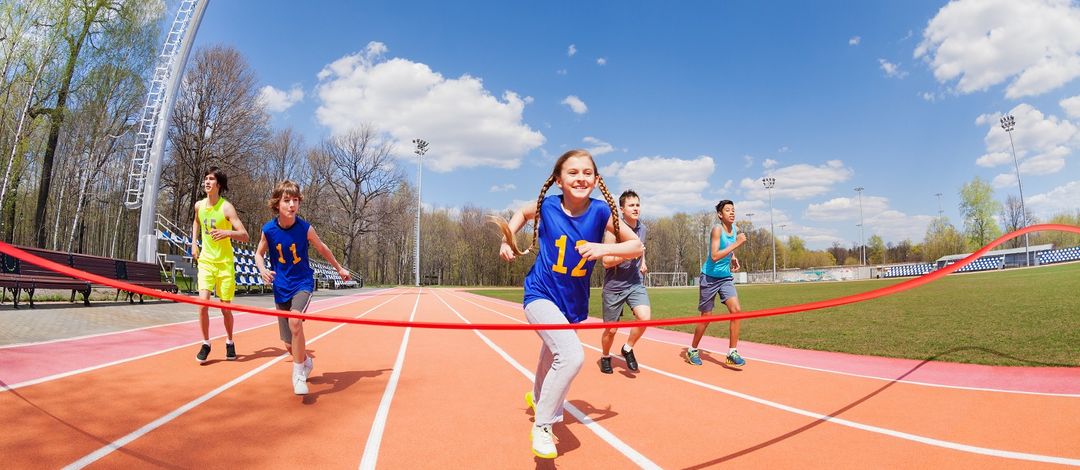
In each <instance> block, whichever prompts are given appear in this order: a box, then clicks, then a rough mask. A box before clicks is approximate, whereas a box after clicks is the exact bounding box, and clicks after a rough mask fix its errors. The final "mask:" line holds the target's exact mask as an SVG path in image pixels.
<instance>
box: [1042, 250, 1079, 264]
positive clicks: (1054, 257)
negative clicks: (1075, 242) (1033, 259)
mask: <svg viewBox="0 0 1080 470" xmlns="http://www.w3.org/2000/svg"><path fill="white" fill-rule="evenodd" d="M1077 260H1080V246H1074V247H1072V248H1062V249H1059V250H1052V251H1044V252H1042V253H1039V264H1052V263H1062V262H1065V261H1077Z"/></svg>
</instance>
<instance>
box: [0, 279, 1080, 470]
mask: <svg viewBox="0 0 1080 470" xmlns="http://www.w3.org/2000/svg"><path fill="white" fill-rule="evenodd" d="M414 307H415V318H414V319H415V320H416V321H437V322H463V320H462V319H461V318H460V317H459V316H458V315H461V316H462V317H464V318H465V319H467V320H468V321H469V322H474V323H514V322H519V321H522V320H523V319H524V315H523V313H522V311H521V308H520V306H515V305H513V304H509V303H504V302H494V301H490V300H482V299H481V298H480V297H477V296H473V295H471V294H465V293H460V292H456V291H452V290H448V289H438V290H430V289H424V290H422V291H421V292H420V293H419V295H418V291H417V290H416V289H404V288H402V289H396V290H393V291H389V292H386V293H382V294H380V295H375V296H371V297H366V298H362V299H359V300H357V301H356V302H354V303H352V304H349V305H345V306H339V307H334V308H332V309H330V310H327V311H326V312H324V313H325V314H327V315H334V316H339V317H343V318H344V317H350V318H351V317H356V316H358V315H361V314H365V318H380V319H394V320H407V319H409V317H410V315H411V314H412V313H413V311H414ZM215 321H217V322H220V320H215ZM213 328H215V329H217V328H220V324H219V323H216V324H215V325H214V326H213ZM335 328H336V329H335ZM305 330H306V333H307V338H308V342H309V344H308V349H309V351H310V352H311V354H312V356H313V357H314V358H315V370H314V371H313V372H312V375H311V379H310V382H311V384H310V389H311V392H310V394H309V395H307V396H305V397H298V396H295V395H293V394H292V388H291V385H290V383H289V376H290V372H291V369H290V368H291V365H290V362H289V360H288V359H280V360H279V356H281V354H283V352H284V350H283V347H282V345H281V342H280V340H279V339H278V333H277V327H276V325H272V326H268V327H263V328H258V329H255V330H251V331H248V332H244V333H239V334H238V335H237V338H236V340H237V344H238V346H239V348H238V351H237V352H238V353H239V355H240V359H239V360H238V361H235V362H225V361H220V360H217V361H215V360H213V359H220V355H221V354H222V351H220V349H223V348H222V347H221V345H220V341H218V342H215V344H214V346H215V349H214V352H213V353H212V355H211V359H212V360H211V361H210V362H208V363H207V364H204V365H201V366H200V365H199V364H198V363H196V362H195V360H194V358H193V357H192V356H193V355H194V351H195V347H191V348H181V349H179V350H175V351H169V352H165V353H162V354H158V355H153V356H150V357H146V358H143V359H139V360H135V361H130V362H125V363H122V364H117V365H114V366H110V367H105V368H101V369H98V370H93V371H89V372H85V373H80V374H75V375H72V376H69V377H64V378H59V379H55V380H51V381H48V382H44V383H39V384H36V385H30V386H26V387H21V388H18V389H15V390H6V391H3V392H0V421H2V422H4V423H5V432H4V433H3V434H2V435H0V455H2V456H3V457H4V459H3V466H4V467H5V468H55V467H63V466H65V465H68V464H71V463H74V462H81V463H89V466H91V467H101V468H128V467H167V468H289V469H295V468H357V467H358V466H360V465H361V461H362V460H364V459H365V458H366V459H368V460H367V463H371V462H375V464H376V466H377V467H378V468H410V469H411V468H534V467H542V468H555V467H562V468H631V467H633V466H634V465H635V463H634V461H633V460H632V459H631V457H630V456H628V455H626V452H624V451H625V448H629V449H632V450H633V451H634V452H636V453H638V454H640V455H641V456H643V457H644V459H647V460H644V461H640V460H639V464H642V465H646V466H648V465H650V462H651V464H654V465H656V466H658V467H660V468H706V467H711V466H721V465H722V466H727V467H740V468H741V467H754V468H793V467H794V468H880V467H889V468H896V467H908V468H942V467H947V468H980V469H981V468H1037V467H1060V466H1062V465H1061V463H1064V464H1066V465H1069V464H1071V465H1077V464H1080V397H1076V396H1053V395H1040V394H1019V393H1003V392H994V391H980V390H967V389H959V388H943V387H930V386H925V385H916V384H910V383H904V382H889V381H883V380H876V379H869V378H860V377H854V376H850V375H841V374H835V373H830V372H825V371H815V370H807V369H802V368H796V367H790V366H784V365H779V364H771V363H765V362H755V361H754V360H753V358H752V357H750V358H748V360H749V361H750V363H749V365H748V366H747V367H746V368H745V369H744V370H742V371H735V370H731V369H727V368H725V367H722V366H721V365H719V361H720V360H722V357H721V356H719V355H712V356H711V357H703V359H705V360H706V364H705V366H703V367H690V366H689V365H687V364H686V363H685V362H684V361H683V359H682V357H681V354H682V352H683V348H682V347H679V346H675V345H671V344H666V343H660V342H654V341H649V340H642V341H641V342H639V343H638V345H637V347H636V348H635V350H636V351H637V355H638V358H639V360H640V362H641V363H642V366H643V367H642V371H641V372H640V373H637V374H632V373H630V372H628V371H627V370H626V369H625V368H624V367H623V364H622V363H621V362H620V361H618V360H617V361H615V369H616V373H615V374H613V375H604V374H601V373H599V371H598V370H597V367H596V362H597V361H598V359H599V352H597V350H595V349H593V348H590V347H589V346H590V345H593V346H595V345H597V344H598V343H599V331H592V330H590V331H585V332H582V333H580V334H579V336H580V337H581V338H582V339H583V342H584V343H585V345H586V349H585V352H586V363H585V366H584V368H583V369H582V372H581V374H580V375H579V376H578V378H577V379H576V380H575V382H574V384H573V386H572V388H571V389H570V394H569V397H568V401H569V403H570V404H571V405H573V406H574V407H576V408H577V409H579V410H581V411H582V412H584V413H585V414H586V415H587V416H588V417H589V418H590V420H592V421H594V422H595V424H596V425H598V426H600V427H602V428H603V430H606V432H607V433H610V434H611V435H612V436H614V437H615V438H617V439H618V440H619V441H621V442H622V443H623V444H624V445H625V448H620V447H618V446H614V445H612V444H611V443H610V442H609V440H606V439H605V438H604V437H602V436H601V435H599V434H598V433H597V432H594V430H593V429H590V428H589V427H587V426H586V425H585V424H583V423H581V422H578V421H577V420H575V419H574V418H573V417H572V416H571V414H570V413H569V412H568V413H566V421H565V422H564V423H563V425H558V426H556V427H555V434H556V436H557V437H558V438H559V444H558V449H559V457H558V458H557V459H555V460H554V461H545V460H540V459H535V458H534V457H533V456H532V454H531V452H530V450H529V429H530V425H531V424H530V423H531V418H532V416H531V412H530V411H529V410H528V409H527V407H526V405H525V403H524V400H523V398H522V397H523V394H524V393H525V392H526V391H527V390H529V389H530V387H531V374H532V372H533V369H534V368H535V364H536V360H537V353H538V350H539V345H540V341H539V339H538V338H537V336H536V334H535V333H532V332H525V331H484V332H479V334H478V333H477V332H474V331H469V330H460V331H459V330H454V331H449V330H448V331H442V330H426V329H410V330H405V329H400V328H380V327H358V326H355V325H344V326H340V327H339V325H335V324H329V323H321V322H312V321H309V322H307V323H306V324H305ZM331 330H332V331H331ZM327 332H329V333H328V334H326V335H325V336H323V337H320V335H322V334H324V333H327ZM406 336H408V343H407V345H406V347H405V349H404V361H403V364H402V367H401V368H400V370H399V371H398V374H399V376H398V377H397V379H398V380H397V382H396V384H395V386H396V389H394V393H393V395H387V394H386V391H387V389H388V386H390V385H391V382H392V378H393V376H394V370H393V369H394V365H395V361H396V360H397V358H398V354H399V351H400V350H401V348H402V341H403V339H404V338H405V337H406ZM482 337H484V338H487V339H488V340H490V341H491V343H492V344H493V345H494V346H495V347H492V346H491V345H489V344H487V343H486V342H485V341H484V340H483V339H482ZM621 341H622V338H617V340H616V344H621ZM496 348H498V349H500V350H501V351H504V352H505V354H506V355H507V356H508V358H504V357H503V356H502V355H501V354H500V353H499V352H498V351H496ZM215 354H216V355H215ZM508 359H509V360H508ZM511 362H514V363H516V364H519V365H520V366H521V367H523V368H524V370H525V371H527V372H528V377H527V376H526V374H524V373H523V372H522V370H520V369H519V368H518V367H515V365H512V364H511ZM264 366H265V369H263V370H261V371H258V372H257V373H254V374H251V375H250V376H245V374H248V373H250V372H254V371H257V370H259V368H260V367H264ZM230 382H235V383H233V384H231V385H230V386H227V384H230ZM225 386H227V387H225ZM219 388H224V389H223V390H217V389H219ZM0 390H2V389H0ZM207 394H211V395H212V396H209V397H207ZM384 397H386V398H387V399H388V400H389V402H388V403H389V408H388V409H387V410H386V411H387V413H386V420H385V422H384V423H382V425H383V426H382V427H381V432H378V433H376V434H375V435H373V434H372V432H373V429H380V428H373V424H374V423H375V422H376V421H377V415H378V410H379V408H380V404H381V403H383V400H384ZM194 400H200V402H199V403H198V404H195V405H194V406H190V404H191V403H192V402H193V401H194ZM770 404H777V406H770ZM185 405H188V408H189V409H184V410H183V412H177V410H178V409H180V408H181V407H184V406H185ZM780 405H782V406H786V407H790V408H789V409H781V408H782V406H780ZM793 410H802V411H804V412H809V413H816V414H819V415H825V416H832V417H833V418H835V419H829V420H823V419H819V418H817V417H814V416H806V415H804V414H799V413H798V412H793ZM163 417H168V418H166V419H162V418H163ZM844 423H848V425H845V424H844ZM148 424H152V425H151V427H152V429H149V430H148V431H146V432H139V433H138V434H137V437H135V438H134V439H133V440H130V441H129V442H125V443H124V444H123V445H121V446H119V448H116V449H111V448H110V447H108V446H110V445H111V444H112V443H114V441H117V440H118V439H122V438H125V437H128V438H129V439H130V438H131V437H133V435H132V433H133V432H136V431H138V430H140V428H144V426H147V425H148ZM858 426H863V427H864V428H862V429H860V428H859V427H858ZM865 427H871V428H870V429H866V428H865ZM899 436H909V438H907V439H905V438H902V437H899ZM911 436H918V438H929V439H932V440H936V441H935V442H937V443H939V445H933V444H928V443H924V442H916V441H915V440H912V439H913V438H912V437H911ZM914 439H917V438H914ZM373 442H377V443H378V452H377V454H375V453H372V454H371V455H367V456H365V447H366V446H369V445H370V444H372V443H373ZM940 443H946V445H952V446H954V447H956V446H960V447H963V446H971V447H976V448H981V449H989V451H988V452H990V453H992V454H995V453H996V455H983V454H980V453H976V452H971V451H969V450H963V449H957V448H948V447H946V446H943V445H940ZM103 448H104V449H105V451H103V452H101V453H100V454H96V455H94V456H93V458H91V459H87V460H80V459H85V458H86V457H87V456H88V455H91V454H92V453H94V452H95V451H98V450H99V449H103ZM965 448H966V447H965ZM996 451H1000V452H996ZM1008 452H1013V453H1023V454H1029V455H1034V456H1036V457H1035V458H1040V457H1039V456H1045V457H1050V458H1056V459H1058V462H1059V463H1058V464H1054V463H1041V462H1037V461H1031V460H1023V459H1016V458H1010V457H1008V456H1007V454H1004V453H1008ZM90 460H92V462H91V461H90Z"/></svg>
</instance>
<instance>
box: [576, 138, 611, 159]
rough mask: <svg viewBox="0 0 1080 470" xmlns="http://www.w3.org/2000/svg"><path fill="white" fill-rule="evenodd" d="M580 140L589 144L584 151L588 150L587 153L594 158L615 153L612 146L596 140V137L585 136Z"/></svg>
mask: <svg viewBox="0 0 1080 470" xmlns="http://www.w3.org/2000/svg"><path fill="white" fill-rule="evenodd" d="M581 140H582V142H585V143H586V144H589V147H588V148H586V149H585V150H588V151H589V153H591V154H592V155H593V156H594V157H595V156H598V155H603V154H605V153H610V152H614V151H615V147H614V146H612V145H611V144H609V143H607V142H604V141H602V140H600V139H597V138H596V137H592V136H586V137H585V138H584V139H581Z"/></svg>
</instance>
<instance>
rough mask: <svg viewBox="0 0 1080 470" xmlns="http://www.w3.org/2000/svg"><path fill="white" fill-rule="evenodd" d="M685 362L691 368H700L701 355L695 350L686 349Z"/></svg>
mask: <svg viewBox="0 0 1080 470" xmlns="http://www.w3.org/2000/svg"><path fill="white" fill-rule="evenodd" d="M686 362H689V363H690V365H693V366H700V365H701V353H700V352H699V350H697V349H687V350H686Z"/></svg>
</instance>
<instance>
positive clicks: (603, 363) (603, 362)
mask: <svg viewBox="0 0 1080 470" xmlns="http://www.w3.org/2000/svg"><path fill="white" fill-rule="evenodd" d="M600 372H603V373H605V374H610V373H612V372H615V371H614V370H612V369H611V356H608V357H601V358H600Z"/></svg>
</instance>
